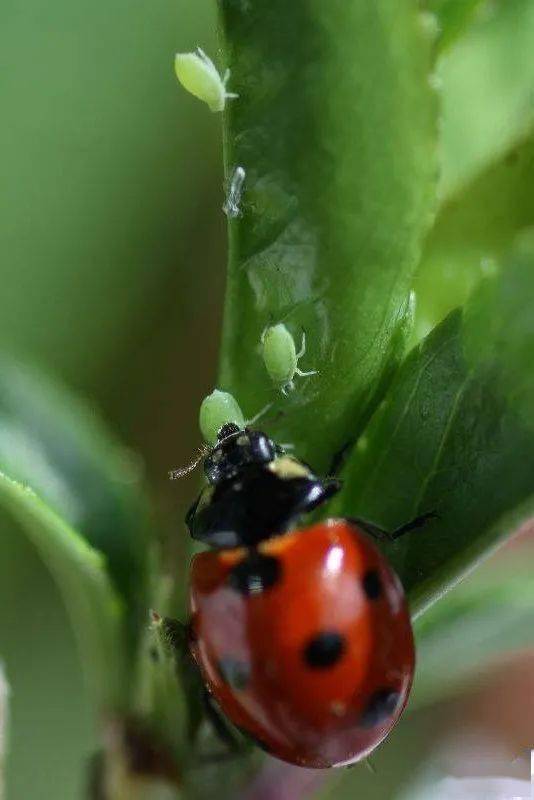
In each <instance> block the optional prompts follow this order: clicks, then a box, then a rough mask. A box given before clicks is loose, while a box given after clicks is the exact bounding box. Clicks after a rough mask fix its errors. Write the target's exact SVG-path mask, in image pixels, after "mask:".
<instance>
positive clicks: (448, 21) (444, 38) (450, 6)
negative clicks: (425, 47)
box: [426, 0, 484, 52]
mask: <svg viewBox="0 0 534 800" xmlns="http://www.w3.org/2000/svg"><path fill="white" fill-rule="evenodd" d="M482 2H484V0H428V2H427V3H426V9H427V11H429V12H431V13H432V14H435V18H436V25H437V27H438V38H437V43H436V44H437V47H436V50H437V51H438V52H440V51H442V50H445V49H446V48H447V47H450V46H451V44H452V43H453V42H454V41H455V40H456V39H457V38H458V37H459V36H460V35H461V34H462V33H464V32H465V30H466V29H467V28H468V26H469V23H470V22H471V21H472V20H473V18H474V16H475V12H476V11H477V10H478V8H479V6H480V5H481V3H482Z"/></svg>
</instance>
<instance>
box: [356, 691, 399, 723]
mask: <svg viewBox="0 0 534 800" xmlns="http://www.w3.org/2000/svg"><path fill="white" fill-rule="evenodd" d="M399 698H400V695H399V693H398V692H396V691H395V690H394V689H378V690H377V691H376V692H375V693H374V694H373V695H371V698H370V699H369V702H368V703H367V705H366V707H365V708H364V710H363V713H362V715H361V717H360V725H361V726H362V727H363V728H374V727H375V726H376V725H381V724H382V722H384V721H385V720H386V719H387V718H388V717H390V716H391V715H392V714H393V712H394V711H395V709H396V708H397V706H398V704H399Z"/></svg>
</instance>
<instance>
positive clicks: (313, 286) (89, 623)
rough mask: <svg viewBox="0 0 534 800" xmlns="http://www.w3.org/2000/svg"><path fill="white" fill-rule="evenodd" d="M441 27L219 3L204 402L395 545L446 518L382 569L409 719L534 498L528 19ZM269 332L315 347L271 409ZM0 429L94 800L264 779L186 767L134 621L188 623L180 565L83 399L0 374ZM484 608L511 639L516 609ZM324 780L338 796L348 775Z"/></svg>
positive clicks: (507, 11) (463, 663)
mask: <svg viewBox="0 0 534 800" xmlns="http://www.w3.org/2000/svg"><path fill="white" fill-rule="evenodd" d="M460 5H462V4H458V3H457V2H455V0H441V1H440V2H437V1H436V2H431V1H430V0H428V2H427V3H416V2H415V0H413V2H406V3H401V2H398V0H376V2H373V3H369V2H367V0H351V2H346V0H331V2H329V3H325V2H324V0H293V2H291V3H287V2H285V1H284V2H283V0H260V1H259V2H254V3H251V2H248V0H221V3H220V21H221V41H222V44H223V50H224V62H225V65H226V63H227V64H229V65H230V66H231V68H232V83H231V88H232V90H235V91H236V92H237V94H238V95H239V98H238V99H237V100H235V101H234V102H233V103H231V104H228V105H227V107H226V111H225V116H224V160H225V171H226V177H227V181H228V183H229V182H230V181H231V176H232V174H233V173H234V170H235V169H236V168H238V167H241V168H242V169H243V170H244V174H245V177H244V183H243V187H242V194H241V197H240V200H239V209H237V210H235V209H234V210H233V211H232V213H231V214H229V220H228V225H229V237H230V246H229V266H228V280H227V292H226V304H225V319H224V327H223V342H222V350H221V366H220V376H219V382H218V384H217V385H218V386H219V387H220V389H222V390H224V391H228V392H231V393H232V394H233V395H234V396H235V397H236V398H237V399H238V400H239V403H240V406H241V408H243V410H244V412H245V415H247V414H252V413H255V412H256V411H257V410H258V409H259V408H260V407H261V406H263V405H265V404H267V403H269V402H271V401H272V402H273V407H272V409H271V410H270V412H269V416H268V417H266V421H265V425H266V426H267V427H268V430H269V433H271V434H272V435H273V437H274V438H276V439H278V440H281V441H290V442H292V443H293V444H294V445H295V449H296V452H297V453H298V454H299V455H300V456H301V457H303V458H305V459H306V460H307V461H309V462H310V463H312V464H313V465H314V467H315V468H316V469H317V470H318V471H327V470H328V469H331V468H333V467H335V468H336V469H338V470H339V471H340V476H341V478H342V479H343V490H342V492H341V493H340V495H339V497H338V498H337V499H336V500H335V501H334V502H333V503H332V504H331V505H330V506H329V507H328V509H327V511H326V512H325V513H328V514H332V513H336V514H358V515H359V516H363V517H367V518H370V519H372V520H374V521H376V522H377V523H380V524H382V525H384V526H385V527H395V526H396V525H398V524H401V523H403V522H405V521H406V520H407V519H410V518H411V517H413V516H414V515H415V514H417V513H419V512H422V511H430V510H432V511H437V512H438V514H439V519H437V520H435V521H433V522H432V523H431V524H430V525H429V526H428V530H427V531H425V532H424V533H423V532H419V533H414V534H412V535H410V536H409V537H407V538H406V539H405V540H401V541H399V542H398V543H394V544H391V545H387V546H384V548H385V550H386V552H387V555H388V557H389V558H390V559H391V561H392V563H393V564H394V566H395V568H396V569H397V571H398V573H399V575H400V577H401V579H402V580H403V582H404V584H405V587H406V590H407V592H408V595H409V598H410V602H411V604H412V607H413V611H414V616H416V617H417V625H418V626H419V628H418V632H419V637H420V651H421V666H420V670H421V674H422V675H423V676H424V677H423V679H422V683H421V687H422V688H420V689H419V693H418V692H417V691H416V693H415V695H414V698H415V700H414V702H418V703H421V704H422V703H423V702H429V698H431V699H435V698H437V697H440V696H442V693H443V692H444V691H451V690H452V689H451V687H450V685H449V683H447V686H445V681H444V676H443V675H441V674H440V673H439V670H431V669H430V668H429V667H425V664H426V663H428V664H432V658H435V653H436V651H437V650H438V649H439V646H440V641H442V640H441V639H440V637H441V636H442V633H443V631H446V632H447V633H448V634H450V631H451V629H452V630H453V631H454V620H458V619H459V618H460V615H461V619H462V621H465V618H466V616H469V615H471V617H470V618H474V619H475V623H474V624H476V620H479V619H481V618H482V617H483V616H484V615H483V611H484V609H487V608H488V607H489V606H488V602H489V599H490V597H491V596H492V595H490V594H489V593H488V591H487V589H484V587H480V591H477V590H476V588H475V589H473V591H472V592H470V591H466V593H465V595H463V597H462V598H460V600H458V599H457V598H458V595H457V594H454V593H453V594H451V599H447V598H445V599H443V600H441V599H440V598H442V596H443V595H444V593H445V592H446V590H447V589H449V588H450V587H451V586H452V585H453V584H454V583H455V582H457V581H458V579H459V578H461V577H462V576H463V575H464V574H465V573H466V572H467V571H468V570H469V569H471V568H472V566H473V565H474V564H476V563H477V561H478V560H479V559H480V558H481V557H482V556H483V555H484V554H486V553H487V552H489V551H490V550H491V549H492V548H494V547H495V545H496V544H497V543H498V542H499V541H500V540H501V539H502V538H503V537H504V536H506V535H507V534H509V533H511V532H512V531H513V530H514V529H515V528H516V527H517V525H518V523H519V522H520V521H521V520H522V519H524V518H526V517H527V516H528V515H529V514H530V513H531V511H532V504H533V487H534V373H533V371H532V353H533V352H534V316H533V315H532V312H531V309H532V308H533V307H534V238H533V235H532V232H530V231H529V230H528V227H529V226H530V225H531V224H532V221H533V220H532V217H533V209H532V200H531V197H530V192H529V175H530V174H531V172H532V163H533V161H532V147H533V145H532V139H531V128H532V122H533V115H532V108H531V103H528V102H526V100H525V98H526V99H527V100H528V98H529V97H531V92H532V89H533V85H534V57H533V55H532V48H531V47H530V46H529V42H531V39H529V36H531V35H532V33H533V31H534V9H533V7H532V4H531V3H530V2H529V0H507V2H500V3H499V2H497V3H494V4H492V7H491V8H488V7H487V4H485V3H480V2H476V1H475V2H470V3H465V4H463V10H462V13H459V6H460ZM435 15H437V16H435ZM511 53H513V54H514V59H513V63H512V65H511V67H510V70H508V71H507V72H506V75H505V76H504V77H503V79H502V80H501V81H499V82H498V85H497V86H495V81H494V80H493V81H492V76H493V77H494V76H495V73H496V72H497V73H498V74H499V75H501V72H500V71H499V70H500V67H501V64H502V62H503V59H506V63H507V64H509V59H510V56H511ZM440 83H441V89H440V90H439V91H438V88H437V87H438V86H439V84H440ZM438 122H439V123H440V124H441V134H439V135H438V129H439V126H438ZM475 122H476V123H477V124H475ZM438 175H439V176H441V177H440V178H439V182H438ZM233 200H235V198H233ZM490 221H491V222H490ZM414 288H415V297H416V304H415V306H414V294H413V292H412V290H413V289H414ZM279 322H283V323H284V325H285V326H287V328H288V329H289V330H290V331H291V332H292V334H293V335H294V337H295V338H298V337H299V336H300V331H301V330H302V329H303V330H304V331H305V332H306V336H307V347H308V354H309V359H310V364H311V365H312V366H313V367H317V369H318V370H319V374H318V375H316V376H313V377H310V378H301V379H299V382H298V385H297V387H296V389H295V391H294V392H292V393H290V394H289V395H288V396H287V397H284V396H282V395H280V393H279V392H277V390H276V388H274V387H273V385H272V382H271V380H270V378H269V376H268V374H267V373H266V370H265V367H264V364H263V362H262V360H261V357H260V355H259V350H258V347H259V344H260V339H261V334H262V331H263V330H264V329H265V328H266V326H268V325H270V324H273V323H274V324H276V323H279ZM0 422H1V425H0V466H1V468H2V472H3V474H2V475H1V476H0V498H1V502H2V506H3V507H4V508H5V509H6V510H7V512H8V513H9V514H10V515H12V517H13V518H14V519H15V520H16V521H17V522H18V524H19V525H20V529H21V531H23V532H24V533H25V534H26V535H27V536H28V538H29V539H30V540H31V541H32V542H33V544H34V545H35V547H36V548H37V550H38V551H39V553H40V555H41V557H42V559H43V561H44V562H45V563H46V564H47V566H48V567H49V569H50V571H51V573H52V574H53V576H54V579H55V580H56V582H57V584H58V586H59V587H60V590H61V592H62V595H63V597H64V601H65V605H66V607H67V609H68V610H69V613H70V615H71V617H72V621H73V626H74V629H75V631H76V634H77V637H78V639H79V641H80V645H81V655H82V662H83V665H84V668H85V669H86V671H87V674H88V677H89V680H90V683H91V686H92V688H93V697H94V701H95V704H96V706H97V707H98V709H99V712H100V715H101V720H102V729H103V732H104V736H103V742H104V743H105V746H104V747H103V754H102V758H101V761H100V768H99V770H98V769H97V771H96V777H95V778H94V786H95V787H96V786H99V787H101V785H102V780H103V777H102V776H105V779H106V781H107V785H108V793H109V798H110V800H120V799H121V798H123V797H124V798H125V797H128V798H136V797H147V798H150V800H155V798H158V797H175V796H191V797H193V796H195V797H196V796H199V797H201V796H205V797H209V796H213V793H214V792H217V796H221V797H222V796H225V795H228V796H230V795H231V793H232V792H233V791H234V790H235V786H237V785H239V783H240V782H242V781H243V780H244V779H246V777H247V776H248V775H250V774H252V773H253V772H254V770H255V769H256V767H257V760H258V758H259V757H258V756H257V754H256V755H246V756H243V757H242V758H241V759H240V760H238V761H236V762H235V763H233V764H224V763H221V764H216V763H213V764H212V765H207V766H205V767H203V768H202V769H201V770H199V769H198V767H197V766H195V759H196V757H197V753H196V751H195V745H194V736H193V735H194V734H196V733H197V732H198V731H199V730H200V732H201V734H202V735H203V736H204V738H205V739H206V741H204V749H205V750H209V749H210V748H213V747H214V746H216V745H215V743H214V742H213V741H212V740H210V739H209V736H208V735H207V734H205V732H203V729H202V728H201V727H200V728H199V726H200V725H201V719H202V717H201V710H200V707H199V702H198V691H197V686H196V684H195V681H194V677H192V676H190V675H189V673H188V672H187V669H186V668H185V665H183V664H181V663H180V661H179V658H178V663H177V661H176V659H177V655H176V652H175V650H174V648H173V646H172V645H173V633H172V630H169V629H168V628H166V627H164V625H163V623H162V621H161V619H160V617H158V616H154V617H152V622H151V624H149V623H150V620H149V609H150V608H154V609H155V610H156V611H157V612H158V613H159V614H160V615H168V616H170V617H174V616H177V617H180V616H183V615H184V610H183V606H182V605H181V604H180V603H179V602H178V601H177V600H176V599H175V598H176V597H178V596H179V595H181V594H183V591H182V585H183V581H184V579H185V578H184V576H185V575H186V573H187V563H186V559H185V560H184V561H183V563H173V562H169V560H168V559H167V558H161V557H160V552H159V550H160V548H159V547H158V540H159V539H160V538H163V537H162V536H161V537H160V535H159V533H160V532H159V530H157V526H156V524H155V523H154V520H153V519H152V518H151V516H150V513H149V511H148V509H147V506H148V503H147V500H146V490H145V489H144V487H143V485H142V482H141V480H140V478H139V474H138V472H137V471H136V464H135V460H134V459H132V458H131V456H130V457H129V456H127V454H125V452H124V451H123V450H122V448H120V446H118V445H116V444H114V443H110V439H109V436H108V434H107V432H106V431H104V430H103V429H102V427H101V426H100V424H99V423H96V422H95V420H94V414H93V412H91V411H90V410H88V409H87V408H86V407H85V406H84V405H83V404H79V403H78V402H76V401H73V400H72V399H71V398H70V397H69V396H68V394H67V393H66V392H65V391H64V390H62V389H59V388H58V387H55V386H53V385H52V384H51V382H49V381H48V380H47V379H45V378H43V376H42V375H40V374H38V373H34V372H32V371H31V370H26V369H25V368H22V367H20V366H18V365H14V364H11V363H9V362H7V361H6V362H4V363H3V365H2V370H1V373H0ZM169 563H170V567H168V566H167V565H168V564H169ZM503 586H504V584H503ZM501 590H502V596H503V607H505V608H506V609H509V610H510V617H511V618H515V612H516V609H515V605H514V602H512V600H514V599H517V596H518V591H519V589H518V587H516V585H515V583H514V582H513V581H512V580H510V581H508V582H506V585H505V586H504V588H502V587H501ZM523 591H524V592H525V593H526V592H527V591H528V593H529V597H530V596H531V593H532V587H530V586H528V587H525V586H523ZM438 599H440V604H439V605H436V606H432V604H433V603H434V601H437V600H438ZM505 599H506V600H508V601H509V602H505ZM519 605H520V606H521V610H522V611H524V608H523V606H522V605H521V604H519ZM431 606H432V607H431ZM427 609H429V610H428V612H427V613H426V614H423V612H425V611H426V610H427ZM439 609H441V611H439ZM458 609H459V610H458ZM451 620H452V622H451ZM498 622H499V620H498V619H497V620H495V624H497V623H498ZM490 623H491V620H490V621H488V620H486V623H485V624H490ZM447 626H449V627H447ZM451 626H452V628H451ZM514 630H516V629H514ZM531 630H532V625H525V626H521V627H520V628H519V627H518V628H517V638H516V639H514V642H516V641H529V640H530V638H531V633H530V631H531ZM474 641H475V639H474V637H473V638H471V639H467V640H461V641H460V643H459V645H458V651H457V660H458V663H459V669H458V672H459V674H461V675H462V677H465V676H466V674H467V673H469V672H472V671H473V670H474V669H476V668H478V667H479V666H480V663H481V661H480V658H481V657H482V654H481V656H480V658H477V653H476V652H475V650H474V648H475V644H474ZM174 644H176V642H174ZM505 644H506V640H504V642H503V647H504V646H505ZM498 649H499V643H496V644H495V647H493V648H492V649H491V652H494V651H496V650H498ZM460 667H461V668H460ZM418 698H419V699H418ZM149 756H150V758H149ZM132 765H133V766H132ZM337 780H338V784H337V785H338V789H339V791H340V792H341V791H343V786H345V791H346V792H347V794H348V795H350V792H351V791H352V789H353V787H354V786H355V784H356V783H357V781H358V780H359V772H358V770H355V771H353V773H350V774H347V775H346V776H343V777H342V778H341V779H340V778H337ZM339 783H341V784H342V785H343V786H341V787H340V786H339ZM177 785H179V787H180V788H176V786H177ZM96 796H97V795H96V789H95V797H96ZM340 796H342V795H341V794H340Z"/></svg>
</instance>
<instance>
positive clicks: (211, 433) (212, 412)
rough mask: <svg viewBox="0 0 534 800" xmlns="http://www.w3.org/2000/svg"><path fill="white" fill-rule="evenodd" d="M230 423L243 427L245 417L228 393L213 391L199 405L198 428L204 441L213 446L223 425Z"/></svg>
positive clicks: (218, 390)
mask: <svg viewBox="0 0 534 800" xmlns="http://www.w3.org/2000/svg"><path fill="white" fill-rule="evenodd" d="M228 423H232V424H234V425H237V427H238V428H244V427H245V417H244V415H243V412H242V411H241V408H240V407H239V403H238V402H237V400H236V399H235V397H234V396H233V395H232V394H230V392H222V391H221V390H220V389H214V390H213V392H212V393H211V394H209V395H208V396H207V397H205V398H204V400H203V401H202V403H201V405H200V412H199V426H200V431H201V433H202V436H203V437H204V440H205V441H206V442H208V443H209V444H211V445H213V444H215V442H217V439H218V434H219V431H220V430H221V428H222V427H223V425H226V424H228Z"/></svg>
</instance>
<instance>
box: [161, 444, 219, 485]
mask: <svg viewBox="0 0 534 800" xmlns="http://www.w3.org/2000/svg"><path fill="white" fill-rule="evenodd" d="M210 450H211V447H210V446H209V445H207V444H203V445H202V447H199V448H198V455H197V456H196V457H195V458H194V459H193V460H192V461H191V462H190V463H189V464H187V465H186V466H185V467H179V468H178V469H171V470H170V471H169V478H170V479H171V481H176V480H178V478H184V477H185V476H186V475H189V473H190V472H193V471H194V470H195V469H196V468H197V467H198V465H199V464H200V462H201V461H202V460H203V459H204V458H205V457H206V456H207V455H208V453H209V452H210Z"/></svg>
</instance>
